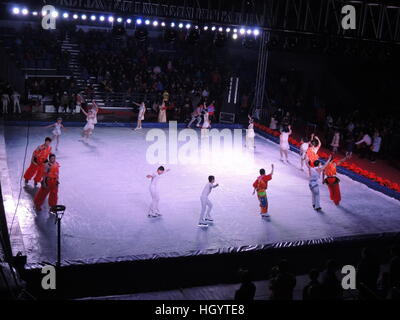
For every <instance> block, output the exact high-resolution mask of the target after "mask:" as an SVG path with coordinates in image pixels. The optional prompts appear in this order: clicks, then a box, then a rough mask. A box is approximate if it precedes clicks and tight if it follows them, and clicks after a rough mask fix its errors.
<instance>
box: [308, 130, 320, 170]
mask: <svg viewBox="0 0 400 320" xmlns="http://www.w3.org/2000/svg"><path fill="white" fill-rule="evenodd" d="M320 147H321V140H319V138H318V137H317V136H314V134H312V135H311V142H310V147H309V148H308V150H307V152H306V157H307V159H308V161H306V163H309V165H310V166H311V167H312V168H313V167H314V162H315V161H316V160H318V159H319V157H318V150H319V148H320Z"/></svg>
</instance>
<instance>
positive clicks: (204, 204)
mask: <svg viewBox="0 0 400 320" xmlns="http://www.w3.org/2000/svg"><path fill="white" fill-rule="evenodd" d="M214 182H215V177H214V176H209V177H208V183H207V184H206V185H205V186H204V189H203V192H202V193H201V196H200V202H201V214H200V220H199V224H198V226H199V227H201V228H207V227H208V224H209V223H212V222H213V219H212V218H211V215H210V212H211V209H212V207H213V205H212V203H211V201H210V199H208V196H209V195H210V193H211V190H212V189H214V188H216V187H218V183H217V184H214Z"/></svg>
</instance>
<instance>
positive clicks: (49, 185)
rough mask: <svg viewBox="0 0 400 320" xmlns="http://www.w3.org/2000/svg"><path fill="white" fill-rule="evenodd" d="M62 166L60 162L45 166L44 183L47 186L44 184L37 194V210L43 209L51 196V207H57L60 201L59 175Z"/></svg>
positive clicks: (35, 199) (35, 200)
mask: <svg viewBox="0 0 400 320" xmlns="http://www.w3.org/2000/svg"><path fill="white" fill-rule="evenodd" d="M59 168H60V165H59V164H58V162H54V163H53V164H52V163H50V162H49V163H48V164H47V165H45V171H46V172H45V174H44V179H43V182H45V183H46V186H44V184H43V183H42V185H41V187H40V189H39V191H38V193H37V194H36V196H35V198H34V200H33V202H34V203H35V207H36V209H37V210H40V209H41V206H42V204H43V202H44V200H45V199H46V197H47V195H49V206H50V207H53V206H56V205H57V200H58V184H59V182H58V175H59Z"/></svg>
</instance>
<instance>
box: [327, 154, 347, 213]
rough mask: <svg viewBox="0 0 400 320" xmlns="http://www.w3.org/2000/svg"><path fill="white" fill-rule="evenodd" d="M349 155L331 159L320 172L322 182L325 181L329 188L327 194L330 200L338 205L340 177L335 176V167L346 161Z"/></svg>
mask: <svg viewBox="0 0 400 320" xmlns="http://www.w3.org/2000/svg"><path fill="white" fill-rule="evenodd" d="M348 158H349V157H345V158H343V159H342V160H339V161H337V160H333V161H331V162H330V163H329V164H328V165H327V166H326V168H325V170H324V171H323V173H322V182H323V183H326V184H327V186H328V189H329V194H330V197H331V200H332V201H333V202H334V203H335V204H336V205H337V206H338V205H339V203H340V200H341V199H342V198H341V194H340V186H339V183H340V179H339V178H338V177H337V172H336V167H337V166H340V165H341V164H342V163H343V162H344V161H346V160H347V159H348Z"/></svg>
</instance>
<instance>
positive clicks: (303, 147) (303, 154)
mask: <svg viewBox="0 0 400 320" xmlns="http://www.w3.org/2000/svg"><path fill="white" fill-rule="evenodd" d="M300 143H301V144H300V170H301V171H304V169H303V167H304V164H305V162H306V161H307V150H308V148H309V147H310V143H309V141H308V138H302V139H301V141H300Z"/></svg>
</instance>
